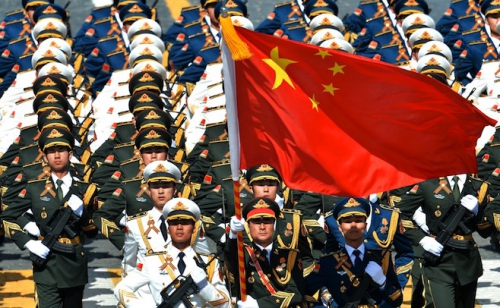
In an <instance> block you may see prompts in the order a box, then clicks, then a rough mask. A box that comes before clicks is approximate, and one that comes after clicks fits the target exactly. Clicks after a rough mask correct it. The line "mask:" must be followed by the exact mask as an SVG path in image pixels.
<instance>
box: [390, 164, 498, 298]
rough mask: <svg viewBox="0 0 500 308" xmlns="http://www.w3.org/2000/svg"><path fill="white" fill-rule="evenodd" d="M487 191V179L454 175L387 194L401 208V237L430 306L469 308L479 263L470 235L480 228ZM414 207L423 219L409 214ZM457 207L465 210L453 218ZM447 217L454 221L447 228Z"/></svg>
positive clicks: (474, 296) (474, 292)
mask: <svg viewBox="0 0 500 308" xmlns="http://www.w3.org/2000/svg"><path fill="white" fill-rule="evenodd" d="M405 191H406V193H404V192H405ZM487 191H488V188H487V183H485V182H482V181H481V180H478V179H475V178H472V177H471V176H470V175H467V174H460V175H455V176H453V175H452V176H448V177H441V178H436V179H430V180H427V181H425V182H421V183H418V184H416V185H414V186H413V187H411V188H410V189H409V190H408V189H400V190H398V191H396V192H393V193H392V194H393V196H392V197H391V200H392V202H393V204H394V205H395V206H396V207H397V208H399V209H400V210H401V217H402V219H403V226H404V229H405V235H406V236H407V237H408V238H409V239H410V241H411V242H412V243H413V245H415V257H416V258H418V259H420V260H421V261H422V263H421V266H420V267H421V271H422V276H423V280H424V288H425V296H426V297H432V300H433V301H434V306H435V307H474V302H475V298H476V289H477V280H478V278H479V277H480V276H481V275H482V274H483V267H482V263H481V256H480V255H479V251H478V249H477V245H476V243H475V242H474V239H473V238H472V233H473V232H474V231H479V232H480V231H481V228H480V224H481V223H483V221H484V220H483V217H484V215H483V212H484V208H483V207H484V206H485V203H486V202H487V199H488V198H486V193H487ZM401 192H403V193H401ZM419 207H422V210H423V213H424V214H425V216H424V217H423V219H422V217H421V216H420V217H419V216H418V215H416V214H415V213H416V211H417V209H418V208H419ZM460 208H461V209H462V211H464V208H465V211H464V213H463V215H462V217H460V216H457V215H459V214H460V212H459V211H460ZM452 219H458V220H459V221H460V224H459V226H458V227H456V228H454V230H451V229H450V230H447V229H446V228H447V227H448V226H450V228H451V227H452V226H453V225H452V224H451V222H452ZM442 232H449V233H450V234H451V237H450V239H449V240H448V241H447V242H445V243H441V242H438V241H437V240H436V237H438V238H439V237H440V235H442ZM481 234H482V233H481ZM483 235H484V234H483ZM456 269H460V270H459V271H457V270H456ZM426 305H429V303H426ZM431 305H432V304H431Z"/></svg>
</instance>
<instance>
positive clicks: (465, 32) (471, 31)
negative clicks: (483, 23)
mask: <svg viewBox="0 0 500 308" xmlns="http://www.w3.org/2000/svg"><path fill="white" fill-rule="evenodd" d="M480 31H481V29H479V28H478V29H472V30H467V31H463V32H462V35H469V34H473V33H477V32H480Z"/></svg>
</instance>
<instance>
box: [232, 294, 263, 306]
mask: <svg viewBox="0 0 500 308" xmlns="http://www.w3.org/2000/svg"><path fill="white" fill-rule="evenodd" d="M237 304H238V308H255V307H259V304H258V303H257V301H256V300H255V299H253V297H251V296H250V295H247V300H246V301H241V300H239V301H238V302H237Z"/></svg>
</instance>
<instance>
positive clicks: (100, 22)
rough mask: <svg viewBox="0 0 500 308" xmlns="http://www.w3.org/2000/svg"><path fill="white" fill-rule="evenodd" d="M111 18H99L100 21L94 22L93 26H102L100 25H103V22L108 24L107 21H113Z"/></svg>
mask: <svg viewBox="0 0 500 308" xmlns="http://www.w3.org/2000/svg"><path fill="white" fill-rule="evenodd" d="M113 19H114V18H113V17H111V16H109V17H104V18H101V19H98V20H96V21H94V24H95V25H99V24H102V23H105V22H108V21H113Z"/></svg>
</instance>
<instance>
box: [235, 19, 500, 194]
mask: <svg viewBox="0 0 500 308" xmlns="http://www.w3.org/2000/svg"><path fill="white" fill-rule="evenodd" d="M236 31H237V33H238V36H239V38H240V39H241V40H242V41H243V42H245V43H246V44H247V45H248V47H249V51H250V52H251V53H252V57H250V58H249V59H246V60H241V61H234V63H232V65H234V74H235V75H234V76H226V78H229V79H231V78H235V80H233V81H232V82H226V87H228V85H229V84H232V85H233V86H235V88H236V89H235V90H234V89H233V90H234V91H235V93H236V98H237V121H238V123H239V138H240V156H241V157H240V159H241V164H240V167H241V169H245V168H248V167H251V166H254V165H257V164H262V163H267V164H271V165H274V166H275V167H276V168H277V169H278V170H279V172H280V173H281V175H282V177H283V180H284V182H285V183H286V184H287V185H288V186H289V187H291V188H294V189H300V190H307V191H314V192H318V193H324V194H334V195H341V196H366V195H368V194H370V193H374V192H380V191H385V190H388V189H393V188H397V187H401V186H405V185H410V184H413V183H416V182H420V181H423V180H425V179H429V178H435V177H439V176H446V175H450V174H460V173H474V172H476V171H477V166H476V160H475V145H476V141H477V139H478V137H479V136H480V134H481V131H482V129H483V128H484V126H486V125H495V121H493V120H492V119H490V118H488V117H486V116H485V115H483V114H482V113H481V112H480V111H478V110H477V109H476V108H475V107H474V106H473V105H471V104H470V103H469V102H468V101H467V100H465V99H464V98H462V97H461V96H460V95H458V94H456V93H455V92H453V91H452V90H451V89H449V88H448V87H446V86H445V85H443V84H440V83H439V82H437V81H435V80H433V79H431V78H430V77H427V76H424V75H420V74H417V73H413V72H410V71H406V70H403V69H400V68H398V67H396V66H393V65H389V64H385V63H382V62H379V61H375V60H371V59H367V58H363V57H359V56H355V55H350V54H347V53H343V52H338V51H333V50H326V49H323V48H319V47H316V46H313V45H306V44H302V43H298V42H294V41H289V40H284V39H280V38H276V37H272V36H268V35H264V34H260V33H257V32H252V31H248V30H245V29H242V28H236ZM229 86H230V85H229ZM229 103H231V102H228V104H229ZM229 117H231V115H230V114H229ZM230 121H231V119H230ZM230 138H231V136H230ZM235 154H236V153H235V151H233V150H232V151H231V156H232V157H233V158H234V155H235Z"/></svg>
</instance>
